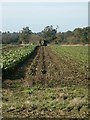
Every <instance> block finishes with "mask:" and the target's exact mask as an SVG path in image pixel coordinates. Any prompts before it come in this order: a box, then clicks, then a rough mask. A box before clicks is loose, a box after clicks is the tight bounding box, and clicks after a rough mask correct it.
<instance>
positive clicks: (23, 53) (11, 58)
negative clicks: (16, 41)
mask: <svg viewBox="0 0 90 120" xmlns="http://www.w3.org/2000/svg"><path fill="white" fill-rule="evenodd" d="M34 48H35V46H23V47H20V48H17V49H16V50H10V51H9V52H6V53H3V56H2V59H3V70H7V69H12V68H14V67H15V66H16V65H17V64H19V63H20V62H22V61H24V60H25V59H26V57H27V56H28V55H29V54H30V53H31V52H32V51H33V50H34Z"/></svg>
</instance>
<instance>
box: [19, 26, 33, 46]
mask: <svg viewBox="0 0 90 120" xmlns="http://www.w3.org/2000/svg"><path fill="white" fill-rule="evenodd" d="M31 33H32V32H31V30H30V29H29V27H24V28H23V30H22V31H21V32H20V42H22V43H23V44H25V43H29V39H30V35H31Z"/></svg>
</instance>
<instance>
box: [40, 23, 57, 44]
mask: <svg viewBox="0 0 90 120" xmlns="http://www.w3.org/2000/svg"><path fill="white" fill-rule="evenodd" d="M56 33H57V30H56V29H54V28H53V26H52V25H51V26H46V27H45V28H44V30H43V31H42V37H43V39H44V40H47V41H48V42H52V41H53V40H54V39H55V38H56Z"/></svg>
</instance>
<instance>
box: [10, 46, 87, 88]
mask: <svg viewBox="0 0 90 120" xmlns="http://www.w3.org/2000/svg"><path fill="white" fill-rule="evenodd" d="M79 66H80V64H78V63H77V64H75V61H71V60H69V59H64V58H63V57H59V56H58V55H57V54H55V53H54V52H53V51H52V50H51V49H50V48H49V47H48V46H41V47H39V48H38V49H37V51H36V52H35V54H34V55H33V56H32V58H30V59H28V60H27V61H26V62H25V63H24V64H23V65H22V66H21V67H20V68H19V69H18V70H16V72H15V73H14V74H12V75H11V76H10V79H11V80H12V79H14V80H17V79H19V80H23V82H24V85H27V86H32V85H34V84H38V83H40V84H42V85H44V86H47V85H48V86H51V87H52V86H57V85H69V86H70V85H85V84H86V81H87V80H86V79H87V75H85V74H84V73H82V72H81V70H79Z"/></svg>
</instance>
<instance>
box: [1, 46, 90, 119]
mask: <svg viewBox="0 0 90 120" xmlns="http://www.w3.org/2000/svg"><path fill="white" fill-rule="evenodd" d="M2 59H3V68H2V76H3V80H2V102H3V105H2V116H3V120H4V119H6V118H9V119H10V118H13V119H14V118H16V120H17V118H25V119H26V118H27V119H29V118H61V119H62V118H64V119H67V118H77V119H79V118H83V119H86V118H88V114H89V108H88V47H87V46H60V45H48V46H34V45H33V46H30V45H20V46H6V47H3V51H2Z"/></svg>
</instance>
